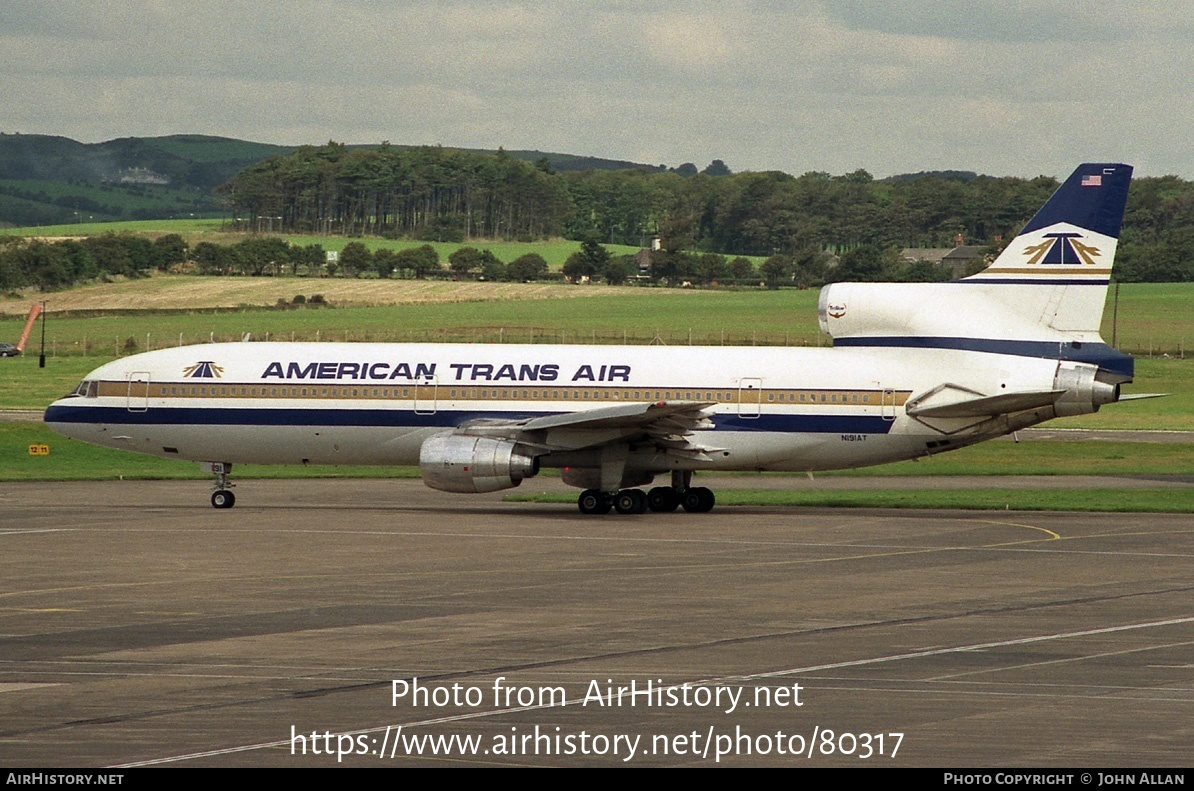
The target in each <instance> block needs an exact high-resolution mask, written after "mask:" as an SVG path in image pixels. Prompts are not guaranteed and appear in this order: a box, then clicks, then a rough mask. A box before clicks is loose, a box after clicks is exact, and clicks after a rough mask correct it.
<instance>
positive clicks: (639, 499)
mask: <svg viewBox="0 0 1194 791" xmlns="http://www.w3.org/2000/svg"><path fill="white" fill-rule="evenodd" d="M614 508H616V509H617V511H618V513H620V514H642V513H646V511H647V495H646V494H644V493H643V490H642V489H623V490H622V491H620V492H618V494H617V496H615V497H614Z"/></svg>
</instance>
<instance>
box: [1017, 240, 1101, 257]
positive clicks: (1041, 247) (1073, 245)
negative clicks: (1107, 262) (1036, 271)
mask: <svg viewBox="0 0 1194 791" xmlns="http://www.w3.org/2000/svg"><path fill="white" fill-rule="evenodd" d="M1081 238H1082V234H1080V233H1047V234H1045V241H1043V242H1041V243H1040V244H1034V245H1031V246H1029V247H1025V248H1024V251H1023V253H1022V254H1023V255H1025V256H1027V257H1028V263H1029V264H1097V263H1098V261H1096V260H1095V258H1097V257H1098V256H1099V255H1101V253H1100V252H1099V248H1097V247H1095V246H1094V245H1089V244H1082V243H1081V242H1079V241H1078V240H1079V239H1081Z"/></svg>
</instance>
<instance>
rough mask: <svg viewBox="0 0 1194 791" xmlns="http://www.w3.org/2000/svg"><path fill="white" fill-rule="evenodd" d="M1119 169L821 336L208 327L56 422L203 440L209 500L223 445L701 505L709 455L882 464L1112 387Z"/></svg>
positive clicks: (186, 446)
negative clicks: (303, 338)
mask: <svg viewBox="0 0 1194 791" xmlns="http://www.w3.org/2000/svg"><path fill="white" fill-rule="evenodd" d="M1131 173H1132V169H1131V168H1130V167H1128V166H1127V165H1119V164H1104V163H1097V164H1085V165H1081V166H1080V167H1079V168H1078V169H1077V170H1075V171H1074V174H1073V175H1072V176H1070V178H1069V179H1068V180H1067V181H1066V182H1065V183H1064V184H1063V185H1062V186H1061V188H1060V189H1059V190H1058V191H1057V192H1056V193H1055V194H1054V195H1053V197H1051V198H1050V199H1049V200H1048V202H1047V203H1046V204H1045V205H1044V206H1043V207H1042V208H1041V209H1040V211H1038V212H1037V213H1036V214H1035V215H1034V216H1033V217H1032V218H1031V219H1030V220H1029V222H1028V223H1027V224H1026V225H1025V226H1024V229H1023V231H1022V232H1021V233H1020V234H1019V235H1018V236H1016V238H1015V239H1013V240H1012V241H1011V243H1010V244H1009V245H1008V246H1007V247H1006V248H1005V249H1004V251H1003V252H1002V253H1000V255H999V257H998V258H997V259H996V260H995V261H994V262H993V263H992V264H991V265H990V266H988V267H987V268H986V269H985V270H983V271H982V272H979V273H978V274H976V275H974V276H972V277H968V278H965V279H963V280H959V281H955V282H952V283H834V284H831V285H829V286H826V287H825V288H824V289H823V290H822V292H821V299H820V303H819V308H818V314H819V315H818V318H819V320H820V324H821V328H822V330H823V331H824V332H825V333H826V334H827V335H829V336H830V337H831V338H833V346H832V348H774V347H772V348H753V347H749V348H733V347H679V348H666V347H658V346H643V347H629V346H622V347H614V346H608V347H600V346H503V345H481V344H470V345H452V344H364V343H362V344H349V343H322V344H320V343H289V344H287V343H234V344H212V345H204V346H193V347H181V348H176V349H162V350H159V351H154V352H147V353H145V354H140V355H135V356H132V357H127V358H122V359H119V360H116V361H113V362H111V363H108V364H107V365H104V366H101V367H100V368H97V369H96V370H95V371H92V372H91V373H90V374H88V376H87V378H86V379H85V380H84V381H83V382H82V383H81V384H80V385H79V386H78V387H77V388H76V389H75V391H74V392H73V393H71V394H70V395H68V396H66V397H65V398H62V399H59V400H58V401H56V402H54V403H53V404H52V405H51V406H50V407H49V408H48V409H47V410H46V423H47V424H48V425H49V426H50V427H51V428H53V429H54V430H56V431H59V432H61V433H63V434H66V435H67V436H71V437H75V438H77V439H81V440H85V441H88V442H93V443H96V444H99V445H106V446H109V447H114V448H123V449H127V450H133V451H137V452H140V453H148V454H153V455H157V456H162V457H166V458H175V459H190V460H193V461H198V462H201V463H202V464H203V468H204V469H205V470H206V471H208V472H210V473H212V474H213V475H214V476H215V483H216V486H215V492H214V493H213V494H212V497H211V502H212V505H214V506H216V507H217V508H227V507H230V506H231V505H232V504H233V503H234V502H235V498H234V497H233V493H232V491H231V489H230V486H231V484H230V483H229V480H228V473H229V470H230V469H231V468H232V466H233V465H234V464H242V463H246V464H340V465H350V464H382V465H384V464H391V465H418V467H419V470H420V472H421V473H422V476H423V481H424V482H425V483H426V484H427V485H428V486H430V487H432V488H434V489H438V490H440V491H444V492H460V493H477V492H493V491H498V490H501V489H508V488H511V487H515V486H518V485H519V484H520V483H521V482H522V481H523V480H525V479H527V478H532V477H534V476H535V475H537V474H538V473H539V471H540V470H541V469H543V468H554V469H558V470H560V476H561V478H562V480H563V481H564V483H567V484H569V485H572V486H575V487H577V488H579V489H581V490H583V491H582V492H581V494H580V496H579V497H578V498H577V504H578V505H579V507H580V510H581V512H583V513H586V514H602V513H608V512H609V511H611V510H617V511H618V512H619V513H625V514H635V513H643V512H645V511H647V510H651V511H657V512H666V511H674V510H676V509H677V508H679V507H683V508H684V510H685V511H689V512H695V513H701V512H705V511H709V510H710V509H712V508H713V504H714V494H713V492H712V491H710V490H709V489H707V488H704V487H701V486H694V485H693V476H694V474H697V475H699V474H700V473H702V472H705V471H731V470H756V471H764V470H775V471H813V470H830V469H845V468H850V467H865V466H868V465H872V464H883V463H886V462H890V461H899V460H902V459H912V458H917V457H921V456H929V455H933V454H935V453H941V452H944V451H949V450H953V449H955V448H961V447H965V446H967V445H972V444H974V443H976V442H981V441H983V440H988V439H993V438H995V437H999V436H1002V435H1005V434H1009V433H1011V432H1013V431H1016V430H1018V429H1021V428H1026V427H1028V426H1032V425H1036V424H1038V423H1042V422H1044V421H1046V420H1051V419H1053V418H1057V417H1066V416H1068V415H1082V414H1088V413H1091V412H1095V411H1097V410H1098V409H1099V408H1100V407H1101V406H1103V405H1105V404H1110V403H1113V402H1115V401H1118V400H1120V387H1121V386H1122V385H1124V384H1126V383H1129V382H1131V380H1132V376H1133V373H1134V368H1133V361H1132V358H1131V357H1129V356H1128V355H1125V354H1122V353H1120V352H1118V351H1116V350H1115V349H1113V348H1111V347H1109V346H1108V345H1107V344H1106V343H1104V342H1103V340H1102V338H1101V337H1100V335H1099V326H1100V323H1101V321H1102V314H1103V304H1104V302H1105V300H1106V294H1107V283H1108V278H1109V275H1110V272H1111V266H1112V262H1113V259H1114V255H1115V248H1116V242H1117V240H1118V237H1119V230H1120V223H1121V220H1122V218H1123V211H1124V205H1125V203H1126V200H1127V192H1128V184H1129V181H1130V178H1131ZM659 476H665V480H664V481H661V482H660V484H661V485H655V486H654V487H653V488H650V489H645V488H640V487H646V486H648V485H650V484H652V483H653V482H654V481H655V479H656V478H657V477H659Z"/></svg>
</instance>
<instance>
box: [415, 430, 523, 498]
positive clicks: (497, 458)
mask: <svg viewBox="0 0 1194 791" xmlns="http://www.w3.org/2000/svg"><path fill="white" fill-rule="evenodd" d="M419 470H420V471H422V473H423V483H425V484H427V485H428V486H430V487H431V488H432V489H439V490H440V491H441V492H463V493H468V494H476V493H479V492H496V491H498V490H499V489H511V488H513V487H515V486H518V485H519V484H520V483H522V481H523V479H524V478H531V477H533V476H535V475H536V474H537V473H538V472H539V460H538V459H537V458H535V457H534V456H531V455H529V454H527V453H526V452H525V449H523V448H522V447H520V446H519V445H518V443H516V442H511V441H509V440H504V439H493V438H491V437H470V436H468V435H466V434H449V435H445V436H440V437H431V438H430V439H428V440H427V441H425V442H424V443H423V446H422V447H421V448H420V449H419Z"/></svg>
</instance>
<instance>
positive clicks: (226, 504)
mask: <svg viewBox="0 0 1194 791" xmlns="http://www.w3.org/2000/svg"><path fill="white" fill-rule="evenodd" d="M234 505H236V495H235V494H233V493H232V492H230V491H228V490H227V489H219V490H217V491H214V492H212V493H211V507H212V508H231V507H232V506H234Z"/></svg>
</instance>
